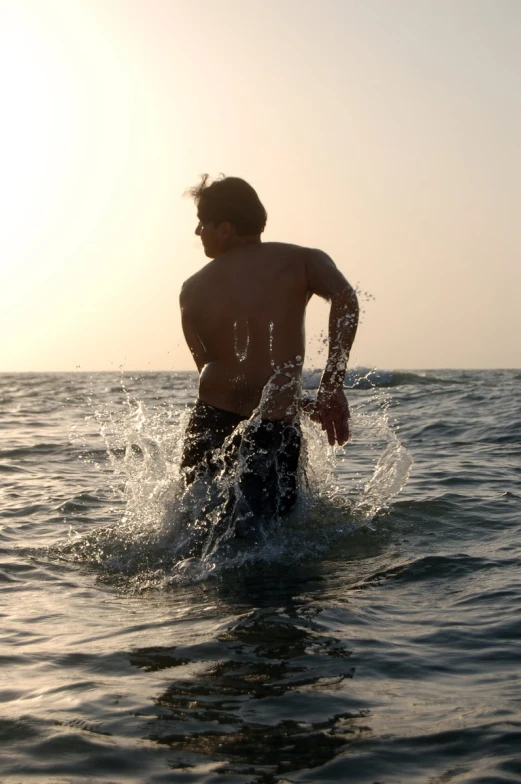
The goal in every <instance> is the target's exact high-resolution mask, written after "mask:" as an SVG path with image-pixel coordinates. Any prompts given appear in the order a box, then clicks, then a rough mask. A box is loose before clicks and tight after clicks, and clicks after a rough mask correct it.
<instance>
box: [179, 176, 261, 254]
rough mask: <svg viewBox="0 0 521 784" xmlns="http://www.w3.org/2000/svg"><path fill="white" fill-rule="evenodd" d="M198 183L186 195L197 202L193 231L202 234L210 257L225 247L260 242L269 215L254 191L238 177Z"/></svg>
mask: <svg viewBox="0 0 521 784" xmlns="http://www.w3.org/2000/svg"><path fill="white" fill-rule="evenodd" d="M208 180H209V177H208V175H207V174H203V176H202V177H201V182H200V183H199V185H196V186H195V187H194V188H190V190H189V191H188V194H189V195H190V196H192V197H193V199H194V201H195V203H196V205H197V218H198V220H199V224H198V226H197V228H196V230H195V233H196V234H197V236H198V237H201V241H202V243H203V247H204V252H205V254H206V255H207V256H209V258H211V259H213V258H215V257H216V256H220V255H221V253H224V252H225V251H227V250H231V249H233V248H238V247H243V246H244V245H249V244H251V243H254V242H260V235H261V234H262V232H263V231H264V227H265V226H266V220H267V218H268V216H267V214H266V210H265V209H264V207H263V206H262V204H261V201H260V199H259V197H258V196H257V193H256V192H255V190H254V189H253V188H252V187H251V185H249V184H248V183H247V182H246V181H245V180H241V179H240V178H239V177H222V178H221V179H219V180H215V181H214V182H212V183H211V184H208Z"/></svg>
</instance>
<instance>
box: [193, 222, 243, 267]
mask: <svg viewBox="0 0 521 784" xmlns="http://www.w3.org/2000/svg"><path fill="white" fill-rule="evenodd" d="M234 232H235V230H234V228H233V226H231V224H230V223H228V221H223V222H222V223H220V224H219V225H218V226H215V225H214V224H213V223H203V222H202V221H201V220H199V223H198V224H197V228H196V230H195V233H196V235H197V236H198V237H200V238H201V242H202V243H203V249H204V252H205V255H206V256H208V258H209V259H215V258H217V256H220V255H221V253H224V252H225V251H226V250H228V248H229V242H230V239H231V236H232V234H234Z"/></svg>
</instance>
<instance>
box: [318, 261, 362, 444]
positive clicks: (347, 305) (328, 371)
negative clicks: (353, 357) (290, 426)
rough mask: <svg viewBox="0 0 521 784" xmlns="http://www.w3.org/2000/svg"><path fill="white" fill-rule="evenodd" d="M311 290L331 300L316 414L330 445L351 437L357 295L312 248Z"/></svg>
mask: <svg viewBox="0 0 521 784" xmlns="http://www.w3.org/2000/svg"><path fill="white" fill-rule="evenodd" d="M307 276H308V283H309V287H310V290H311V291H312V293H314V294H318V295H319V296H321V297H323V298H324V299H326V300H328V301H329V302H330V303H331V310H330V313H329V353H328V359H327V363H326V367H325V369H324V373H323V375H322V379H321V381H320V387H319V390H318V394H317V402H316V406H315V411H316V414H315V416H314V417H313V418H314V419H318V420H319V421H320V422H321V424H322V429H323V430H326V432H327V436H328V440H329V443H330V445H331V446H333V445H334V444H335V442H336V443H338V444H344V443H345V442H346V441H347V440H348V438H349V406H348V404H347V400H346V397H345V394H344V378H345V373H346V368H347V362H348V359H349V354H350V351H351V347H352V345H353V342H354V339H355V335H356V330H357V327H358V316H359V307H358V298H357V296H356V292H355V290H354V289H353V287H352V286H351V285H350V284H349V283H348V281H347V280H346V279H345V277H344V276H343V275H342V273H341V272H340V270H338V269H337V267H336V265H335V264H334V263H333V261H332V260H331V259H330V258H329V256H327V255H326V254H325V253H322V252H321V251H311V255H310V258H309V261H308V264H307Z"/></svg>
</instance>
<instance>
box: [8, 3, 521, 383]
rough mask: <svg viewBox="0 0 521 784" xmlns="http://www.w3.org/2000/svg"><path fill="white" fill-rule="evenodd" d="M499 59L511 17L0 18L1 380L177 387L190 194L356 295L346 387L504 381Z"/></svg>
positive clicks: (505, 218)
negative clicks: (207, 197)
mask: <svg viewBox="0 0 521 784" xmlns="http://www.w3.org/2000/svg"><path fill="white" fill-rule="evenodd" d="M520 40H521V2H519V0H364V1H363V2H360V0H262V1H261V0H198V2H197V3H190V2H187V1H186V0H24V2H23V3H20V2H19V0H0V97H1V101H2V123H1V124H0V328H1V330H2V332H1V334H2V340H1V341H0V372H16V371H73V370H75V369H80V370H84V371H99V370H118V369H119V368H123V369H125V370H171V371H177V370H184V369H193V368H194V365H193V361H192V358H191V356H190V354H189V352H188V349H187V348H186V346H185V345H184V339H183V335H182V331H181V323H180V317H179V306H178V296H179V290H180V287H181V284H182V282H183V280H185V279H186V278H187V277H188V276H190V275H191V274H193V272H195V271H197V270H198V269H200V268H201V267H202V266H203V264H205V263H206V261H207V259H206V257H205V256H204V254H203V253H202V250H201V246H200V241H199V239H198V238H197V237H196V236H195V235H194V230H195V227H196V224H197V221H196V217H195V208H194V205H193V203H192V202H191V201H190V199H188V198H186V197H183V193H184V191H185V190H186V189H187V188H188V187H190V186H191V185H193V184H195V183H196V182H197V181H198V178H199V175H200V174H201V173H203V172H208V173H209V174H211V175H212V176H218V175H219V174H220V173H225V174H227V175H233V176H240V177H243V178H245V179H246V180H248V181H249V182H250V183H251V184H252V185H253V186H254V188H255V189H256V190H257V192H258V194H259V196H260V198H261V200H262V201H263V203H264V205H265V207H266V209H267V211H268V225H267V229H266V232H265V234H264V235H263V237H264V239H265V240H267V241H270V240H276V241H282V242H291V243H296V244H300V245H305V246H311V247H318V248H321V249H322V250H324V251H326V252H327V253H328V254H329V255H330V256H331V257H332V258H333V259H334V261H335V263H336V264H337V266H338V267H339V268H340V269H341V270H342V272H343V273H344V275H345V276H346V277H347V279H348V280H349V281H350V283H351V284H352V285H353V286H355V287H356V288H357V290H358V292H359V297H360V302H361V306H362V320H361V325H360V327H359V333H358V336H357V338H356V341H355V345H354V347H353V351H352V354H351V362H350V364H351V365H352V366H360V367H371V368H372V367H377V368H385V369H396V368H418V369H420V368H498V367H503V368H504V367H521V341H520V339H519V336H520V334H521V307H520V305H519V302H520V291H521V258H520V256H521V220H520V217H519V205H520V204H521V145H520V143H519V140H520V139H521V90H520V83H521V47H520V46H519V41H520ZM315 299H316V298H313V300H312V301H311V303H310V305H309V309H308V318H307V325H306V328H307V338H308V351H307V362H306V364H307V365H308V367H319V366H320V365H321V364H323V361H324V360H323V357H324V351H325V347H324V339H325V337H326V334H327V314H328V306H327V303H324V302H322V301H319V300H316V301H315Z"/></svg>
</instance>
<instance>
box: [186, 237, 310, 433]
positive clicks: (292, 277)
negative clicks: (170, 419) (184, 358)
mask: <svg viewBox="0 0 521 784" xmlns="http://www.w3.org/2000/svg"><path fill="white" fill-rule="evenodd" d="M313 253H315V252H314V251H310V250H309V249H306V248H300V247H298V246H296V245H287V244H284V243H260V242H259V243H256V244H252V245H248V246H246V247H244V248H238V249H236V250H232V251H230V252H227V253H225V254H224V255H222V256H220V257H218V258H216V259H214V260H213V261H211V262H210V263H209V264H207V265H206V266H205V267H204V268H203V269H202V270H201V271H200V272H198V273H196V275H194V276H192V277H191V278H190V279H189V280H188V281H187V282H186V283H185V286H184V287H183V293H182V302H181V304H182V310H183V324H184V327H185V334H186V337H187V340H188V343H189V345H190V348H191V350H192V353H193V354H194V357H195V358H196V361H197V364H198V366H199V369H200V370H201V371H202V372H201V378H200V386H199V395H200V398H201V399H202V400H204V401H205V402H206V403H209V404H210V405H214V406H216V407H218V408H222V409H224V410H228V411H234V412H236V413H238V414H241V415H244V416H249V415H250V414H251V412H252V411H253V410H254V408H255V407H256V406H257V405H258V404H259V402H260V399H261V395H262V391H263V388H264V387H265V385H266V384H267V382H268V381H270V379H271V384H272V386H273V387H274V388H275V389H276V390H279V391H278V393H277V394H275V395H272V396H271V399H272V402H271V404H270V405H269V406H268V409H267V410H268V415H269V416H270V417H271V418H273V419H279V418H284V417H286V416H291V415H292V413H293V411H294V403H295V398H296V395H297V394H298V386H299V385H298V381H299V379H300V374H301V370H302V363H303V359H304V351H305V340H304V315H305V309H306V305H307V302H308V300H309V298H310V296H311V293H312V291H310V287H309V281H308V275H307V266H306V261H307V259H308V258H309V256H310V254H313ZM280 390H282V391H280Z"/></svg>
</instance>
